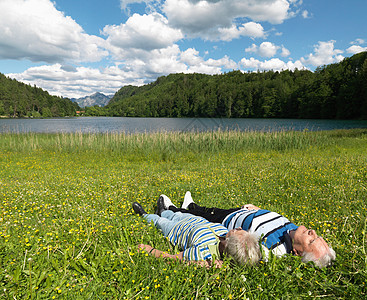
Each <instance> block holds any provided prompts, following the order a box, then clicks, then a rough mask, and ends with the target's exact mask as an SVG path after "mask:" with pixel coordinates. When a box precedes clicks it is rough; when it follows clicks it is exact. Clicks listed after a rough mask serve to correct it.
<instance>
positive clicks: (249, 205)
mask: <svg viewBox="0 0 367 300" xmlns="http://www.w3.org/2000/svg"><path fill="white" fill-rule="evenodd" d="M241 208H246V209H248V210H259V209H261V208H260V207H257V206H255V205H253V204H245V205H242V206H241Z"/></svg>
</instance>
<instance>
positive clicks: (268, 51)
mask: <svg viewBox="0 0 367 300" xmlns="http://www.w3.org/2000/svg"><path fill="white" fill-rule="evenodd" d="M278 49H280V47H279V46H276V45H275V44H273V43H271V42H263V43H261V44H260V46H259V47H258V46H256V45H255V44H252V45H251V46H250V47H248V48H246V49H245V51H246V52H252V53H256V54H258V55H260V56H262V57H272V56H274V55H275V54H276V53H277V51H278ZM286 51H288V50H287V49H285V48H284V47H283V53H284V54H285V53H286ZM288 52H289V51H288Z"/></svg>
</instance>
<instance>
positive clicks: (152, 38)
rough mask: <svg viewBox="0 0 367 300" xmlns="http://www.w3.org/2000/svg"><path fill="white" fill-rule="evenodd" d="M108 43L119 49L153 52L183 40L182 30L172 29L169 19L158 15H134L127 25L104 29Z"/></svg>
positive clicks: (111, 26) (109, 26)
mask: <svg viewBox="0 0 367 300" xmlns="http://www.w3.org/2000/svg"><path fill="white" fill-rule="evenodd" d="M103 34H104V35H106V36H108V38H107V41H108V42H109V43H110V45H112V46H113V47H117V48H118V49H117V50H116V49H115V50H114V52H116V51H117V52H119V49H120V50H121V49H124V50H126V49H130V48H135V49H142V50H153V49H162V48H166V47H168V46H171V45H172V44H173V43H175V42H177V41H178V40H180V39H182V38H183V35H182V33H181V31H180V30H177V29H173V28H170V27H169V26H168V21H167V19H166V18H165V17H164V16H162V15H161V14H158V13H153V14H150V15H139V14H134V15H133V16H132V17H130V18H129V19H128V20H127V22H126V23H125V24H120V25H118V26H117V25H108V26H105V27H104V29H103Z"/></svg>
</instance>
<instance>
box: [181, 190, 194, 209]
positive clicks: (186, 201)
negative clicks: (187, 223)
mask: <svg viewBox="0 0 367 300" xmlns="http://www.w3.org/2000/svg"><path fill="white" fill-rule="evenodd" d="M191 203H194V200H193V199H192V197H191V193H190V192H189V191H187V192H186V194H185V198H184V202H183V203H182V206H181V208H184V209H187V208H188V207H189V205H190V204H191Z"/></svg>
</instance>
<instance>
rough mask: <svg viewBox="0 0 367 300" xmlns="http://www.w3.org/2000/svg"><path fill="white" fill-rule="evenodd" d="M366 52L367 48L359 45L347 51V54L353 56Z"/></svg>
mask: <svg viewBox="0 0 367 300" xmlns="http://www.w3.org/2000/svg"><path fill="white" fill-rule="evenodd" d="M364 51H367V47H362V46H359V45H353V46H350V47H349V48H348V49H347V52H348V53H351V54H357V53H360V52H364Z"/></svg>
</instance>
